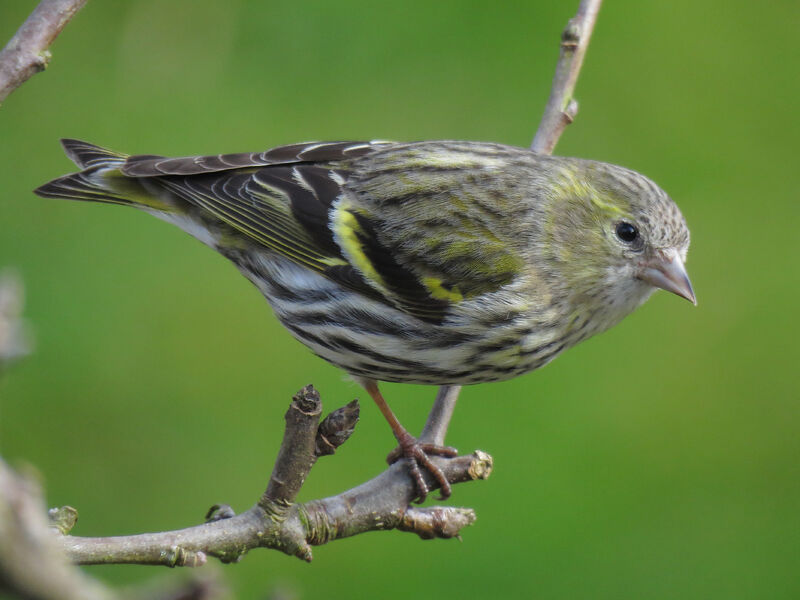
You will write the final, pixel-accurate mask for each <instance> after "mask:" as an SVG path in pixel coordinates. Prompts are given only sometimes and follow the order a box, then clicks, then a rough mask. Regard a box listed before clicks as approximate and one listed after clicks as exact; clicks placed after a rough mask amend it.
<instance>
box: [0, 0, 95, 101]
mask: <svg viewBox="0 0 800 600" xmlns="http://www.w3.org/2000/svg"><path fill="white" fill-rule="evenodd" d="M86 1H87V0H42V2H40V3H39V5H38V6H37V7H36V8H35V9H34V11H33V12H32V13H31V16H29V17H28V18H27V20H26V21H25V22H24V23H23V24H22V26H21V27H20V28H19V30H17V33H15V34H14V37H12V38H11V41H9V42H8V44H6V47H5V48H3V50H2V52H0V102H3V100H5V99H6V97H8V95H9V94H10V93H11V92H13V91H14V90H15V89H17V88H18V87H19V86H20V85H22V84H23V83H25V82H26V81H27V80H28V79H30V78H31V77H33V76H34V75H35V74H36V73H38V72H39V71H43V70H44V69H46V68H47V64H48V62H50V52H49V51H48V49H47V48H48V47H49V46H50V44H52V43H53V40H54V39H56V36H58V34H59V33H61V30H62V29H64V26H65V25H66V24H67V23H68V22H69V20H70V19H71V18H72V17H73V16H75V13H77V12H78V11H79V10H80V9H81V8H83V5H84V4H86Z"/></svg>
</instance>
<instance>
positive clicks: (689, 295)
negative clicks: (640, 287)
mask: <svg viewBox="0 0 800 600" xmlns="http://www.w3.org/2000/svg"><path fill="white" fill-rule="evenodd" d="M639 279H641V280H643V281H646V282H647V283H649V284H650V285H652V286H655V287H658V288H661V289H662V290H667V291H668V292H672V293H673V294H677V295H678V296H680V297H681V298H686V299H687V300H688V301H689V302H691V303H692V304H694V305H695V306H697V299H696V298H695V295H694V290H693V289H692V282H691V281H689V276H688V275H687V274H686V267H684V266H683V261H682V260H681V257H680V256H678V253H677V252H676V251H675V250H667V251H663V252H659V253H658V254H657V255H656V256H655V257H654V258H652V259H651V260H648V261H647V262H645V263H643V264H642V265H641V268H640V271H639Z"/></svg>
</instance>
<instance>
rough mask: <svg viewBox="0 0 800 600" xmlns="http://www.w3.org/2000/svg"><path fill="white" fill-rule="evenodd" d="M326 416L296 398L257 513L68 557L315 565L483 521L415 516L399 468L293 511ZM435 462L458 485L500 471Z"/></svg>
mask: <svg viewBox="0 0 800 600" xmlns="http://www.w3.org/2000/svg"><path fill="white" fill-rule="evenodd" d="M340 410H341V409H340ZM320 411H321V403H320V400H319V395H318V394H317V393H316V391H315V390H314V389H313V388H312V387H311V386H307V387H306V388H303V390H301V391H300V392H299V393H298V394H297V395H296V396H295V397H294V399H293V401H292V405H291V406H290V408H289V411H288V412H287V420H286V431H285V435H284V442H283V444H282V445H281V448H282V450H281V452H280V453H279V457H278V460H277V461H276V463H275V470H274V471H273V474H272V477H271V478H270V487H269V490H268V492H267V493H265V495H264V496H263V497H262V498H261V500H260V501H259V502H258V504H256V505H255V506H254V507H253V508H251V509H250V510H248V511H246V512H244V513H242V514H240V515H237V516H232V517H230V518H227V519H225V518H222V519H218V520H215V521H212V522H209V523H205V524H203V525H197V526H195V527H189V528H187V529H181V530H177V531H165V532H159V533H147V534H142V535H132V536H122V537H106V538H81V537H74V536H64V537H62V538H61V540H62V544H63V547H64V549H65V550H66V552H67V554H68V556H69V557H70V558H71V559H72V561H73V562H75V563H77V564H101V563H114V564H119V563H128V564H148V565H166V566H170V567H177V566H200V565H203V564H205V563H206V561H207V557H208V556H214V557H217V558H219V559H220V560H222V561H224V562H234V561H237V560H239V559H240V558H241V557H242V556H243V555H244V554H245V553H247V552H248V551H249V550H252V549H253V548H272V549H275V550H280V551H282V552H285V553H287V554H291V555H294V556H297V557H299V558H301V559H303V560H306V561H310V560H311V557H312V554H311V547H312V546H315V545H321V544H326V543H328V542H331V541H333V540H336V539H339V538H343V537H350V536H353V535H357V534H359V533H364V532H367V531H378V530H388V529H398V530H400V531H408V532H413V533H416V534H417V535H419V536H420V537H423V538H425V539H428V538H432V537H440V538H450V537H454V536H457V535H458V534H459V532H460V531H461V529H463V528H464V527H466V526H467V525H470V524H471V523H472V522H473V521H474V520H475V514H474V512H473V511H472V510H471V509H463V508H452V507H432V508H425V509H417V508H409V505H410V503H411V501H412V500H413V499H414V497H415V495H416V493H417V490H416V487H415V484H414V482H413V481H412V480H411V479H410V478H409V477H408V472H407V469H406V466H405V464H403V463H396V464H394V465H392V466H391V467H389V468H388V469H387V470H386V471H384V472H383V473H381V474H380V475H378V476H377V477H375V478H374V479H372V480H370V481H368V482H366V483H364V484H362V485H360V486H358V487H355V488H353V489H351V490H348V491H346V492H343V493H341V494H339V495H337V496H332V497H329V498H324V499H322V500H312V501H310V502H306V503H303V504H291V502H290V498H294V496H295V495H296V494H297V492H298V491H299V489H300V485H302V481H303V479H304V478H305V475H307V473H308V471H307V469H310V468H311V466H313V464H314V462H315V460H316V458H313V459H310V458H309V456H311V455H313V448H314V441H315V440H316V439H317V428H316V422H317V420H318V419H319V415H320ZM298 412H299V414H297V413H298ZM338 412H339V411H335V412H334V413H333V414H336V413H338ZM326 421H327V419H326ZM334 421H336V423H337V424H336V425H332V430H334V431H336V430H349V429H351V427H352V423H353V422H354V417H353V404H352V403H351V404H349V405H348V406H347V407H345V411H344V414H342V413H340V414H339V415H338V416H337V417H336V418H335V419H334ZM309 423H313V424H314V426H313V427H311V426H309ZM329 431H330V430H329ZM288 448H299V449H300V450H299V452H300V453H301V454H302V457H301V459H299V460H300V464H299V466H298V463H297V461H296V460H295V459H294V458H293V457H289V456H288V451H287V452H284V449H288ZM309 448H311V450H309ZM434 460H435V461H436V463H437V465H438V466H439V467H440V468H441V469H442V471H443V472H444V474H445V476H446V477H447V480H448V481H449V482H450V483H453V484H455V483H462V482H466V481H473V480H476V479H486V478H487V477H488V476H489V474H490V473H491V470H492V458H491V456H489V455H488V454H486V453H485V452H481V451H476V452H475V453H473V454H471V455H468V456H460V457H456V458H450V459H448V458H435V459H434ZM291 468H297V469H298V470H299V472H303V473H304V475H303V477H302V478H301V477H297V476H295V475H294V474H292V473H289V470H290V469H291ZM279 473H280V474H282V475H281V476H280V477H279V476H278V474H279ZM425 476H426V478H427V483H428V486H429V487H430V488H431V489H433V488H435V487H436V485H437V484H436V481H435V480H434V479H433V477H432V476H431V475H430V474H428V473H426V474H425ZM270 490H271V491H270Z"/></svg>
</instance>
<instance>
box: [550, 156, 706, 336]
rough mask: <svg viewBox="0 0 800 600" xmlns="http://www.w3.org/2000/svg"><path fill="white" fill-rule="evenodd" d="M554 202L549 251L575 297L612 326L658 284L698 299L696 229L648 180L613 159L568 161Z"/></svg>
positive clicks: (673, 291)
mask: <svg viewBox="0 0 800 600" xmlns="http://www.w3.org/2000/svg"><path fill="white" fill-rule="evenodd" d="M556 178H557V179H558V180H559V182H558V184H557V185H555V186H553V187H552V188H551V189H553V190H555V191H554V195H553V197H552V198H551V202H550V203H549V207H548V215H547V218H546V228H547V231H546V234H548V235H545V238H546V239H548V246H549V248H547V251H548V254H550V256H552V257H553V258H554V259H555V260H556V261H557V263H558V265H559V266H558V271H559V273H560V275H561V276H562V277H563V278H564V279H565V280H566V282H567V286H568V287H567V289H569V290H570V291H571V292H574V294H573V302H576V303H579V304H582V305H584V306H587V307H588V308H590V309H592V311H593V312H595V311H596V312H598V313H603V314H605V315H606V317H607V318H606V320H607V321H608V323H606V324H605V326H611V325H612V324H613V323H614V322H616V321H618V320H619V319H621V318H622V317H624V316H625V315H626V314H628V313H629V312H631V311H632V310H633V309H635V308H636V307H637V306H639V305H640V304H641V303H642V302H644V301H645V300H646V299H647V298H648V297H649V296H650V294H651V293H652V292H653V291H654V290H655V289H657V288H661V289H664V290H667V291H669V292H672V293H674V294H677V295H678V296H681V297H682V298H685V299H687V300H689V301H690V302H692V303H694V304H696V303H697V302H696V298H695V295H694V291H693V290H692V284H691V283H690V281H689V277H688V275H687V273H686V269H685V267H684V263H685V262H686V253H687V251H688V249H689V229H688V228H687V226H686V221H685V220H684V218H683V215H682V214H681V212H680V210H679V209H678V207H677V205H676V204H675V203H674V202H673V201H672V200H671V199H670V198H669V196H667V194H666V193H665V192H664V191H663V190H662V189H661V188H659V187H658V186H657V185H656V184H655V183H653V182H652V181H651V180H649V179H648V178H646V177H644V176H643V175H640V174H638V173H635V172H634V171H630V170H628V169H624V168H622V167H616V166H614V165H609V164H605V163H598V162H594V161H584V160H574V161H570V162H568V163H566V164H562V165H561V166H560V167H559V168H558V170H557V175H556Z"/></svg>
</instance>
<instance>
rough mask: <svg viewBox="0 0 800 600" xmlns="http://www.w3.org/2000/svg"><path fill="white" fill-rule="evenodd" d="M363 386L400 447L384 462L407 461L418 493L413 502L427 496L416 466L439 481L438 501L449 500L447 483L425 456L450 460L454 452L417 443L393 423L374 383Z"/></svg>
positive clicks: (420, 472) (384, 401) (448, 483)
mask: <svg viewBox="0 0 800 600" xmlns="http://www.w3.org/2000/svg"><path fill="white" fill-rule="evenodd" d="M364 387H365V388H366V390H367V392H368V393H369V395H370V396H372V399H373V400H374V401H375V404H377V405H378V408H379V409H380V411H381V413H382V414H383V416H384V418H385V419H386V421H387V422H388V423H389V426H390V427H391V428H392V433H394V437H395V438H396V439H397V442H398V443H399V444H400V446H399V448H396V449H395V450H393V451H392V452H391V453H390V454H389V456H387V457H386V460H387V462H389V464H391V463H394V462H396V461H397V460H399V459H400V458H407V459H408V465H409V471H410V472H411V477H412V478H413V479H414V482H415V484H416V486H417V490H418V492H419V496H418V497H417V499H416V500H415V502H418V503H422V502H424V501H425V498H426V497H427V496H428V485H427V484H426V483H425V479H424V478H423V477H422V471H421V470H420V465H422V466H423V467H424V468H425V469H427V470H428V472H430V474H431V475H433V477H434V478H435V479H436V481H438V482H439V487H440V489H441V491H442V493H441V496H440V497H439V499H440V500H446V499H447V498H449V497H450V493H451V487H450V482H449V481H447V478H446V477H445V476H444V473H442V470H441V469H440V468H439V467H437V466H436V465H435V464H433V461H431V459H430V457H429V456H428V455H429V454H432V455H437V456H448V457H452V456H456V455H457V454H458V452H457V451H456V449H455V448H448V447H446V446H437V445H436V444H421V443H420V442H419V441H418V440H417V439H416V438H415V437H414V436H412V435H411V434H410V433H408V431H406V429H405V427H403V426H402V425H401V424H400V421H398V420H397V417H396V416H394V413H393V412H392V409H391V408H389V405H388V404H386V400H384V399H383V396H382V395H381V392H380V390H379V389H378V384H377V383H375V382H374V381H368V382H365V385H364Z"/></svg>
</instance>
